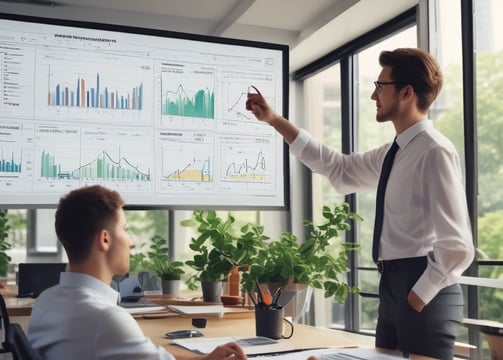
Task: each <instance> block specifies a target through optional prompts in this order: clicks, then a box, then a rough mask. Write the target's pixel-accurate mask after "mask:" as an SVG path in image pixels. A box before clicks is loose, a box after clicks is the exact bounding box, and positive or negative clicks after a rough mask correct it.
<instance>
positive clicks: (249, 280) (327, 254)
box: [242, 203, 363, 302]
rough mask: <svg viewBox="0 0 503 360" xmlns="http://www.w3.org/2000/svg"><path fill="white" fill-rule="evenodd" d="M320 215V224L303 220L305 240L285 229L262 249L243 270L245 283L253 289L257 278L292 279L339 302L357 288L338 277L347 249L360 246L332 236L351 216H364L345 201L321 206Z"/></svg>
mask: <svg viewBox="0 0 503 360" xmlns="http://www.w3.org/2000/svg"><path fill="white" fill-rule="evenodd" d="M323 218H324V219H325V222H324V223H323V224H321V225H314V224H313V223H312V222H310V221H306V222H305V226H306V227H308V229H309V236H308V238H307V240H306V241H305V242H303V243H299V242H298V239H297V237H296V236H295V235H293V234H292V233H289V232H284V233H282V234H281V236H280V239H279V240H278V241H272V242H270V243H268V244H267V245H266V246H265V247H264V248H263V249H261V250H260V251H259V252H258V253H257V255H256V256H255V257H254V259H253V261H252V262H251V267H250V271H249V272H248V273H243V276H242V283H243V285H244V287H245V288H247V289H249V290H251V289H253V287H254V284H255V281H256V280H257V281H259V282H261V283H280V284H286V283H287V282H288V281H289V280H290V279H291V280H293V281H294V282H297V283H301V284H306V285H308V286H312V287H314V288H318V289H322V290H324V292H325V297H327V298H328V297H333V298H334V300H336V301H338V302H343V301H344V300H345V299H346V297H347V295H348V293H349V292H351V293H356V292H358V289H357V288H356V287H350V286H349V285H348V284H347V283H346V282H345V281H344V280H343V279H340V275H341V274H344V273H346V272H347V261H348V254H349V252H350V251H355V250H357V249H359V246H358V245H357V244H353V243H346V242H342V241H338V242H335V241H334V240H336V239H337V238H338V237H339V234H340V232H341V231H346V230H349V229H350V220H358V221H360V220H363V219H362V217H361V216H359V215H358V214H356V213H354V212H351V211H350V209H349V205H348V204H347V203H343V204H341V205H339V206H335V207H334V208H333V209H332V208H330V207H328V206H324V207H323Z"/></svg>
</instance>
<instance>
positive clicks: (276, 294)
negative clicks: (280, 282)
mask: <svg viewBox="0 0 503 360" xmlns="http://www.w3.org/2000/svg"><path fill="white" fill-rule="evenodd" d="M280 295H281V286H280V287H278V288H277V289H276V291H275V292H274V296H273V297H272V303H273V305H278V299H279V296H280Z"/></svg>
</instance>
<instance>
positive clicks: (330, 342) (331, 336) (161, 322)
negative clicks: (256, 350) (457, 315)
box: [11, 316, 374, 357]
mask: <svg viewBox="0 0 503 360" xmlns="http://www.w3.org/2000/svg"><path fill="white" fill-rule="evenodd" d="M29 319H30V317H29V316H16V317H12V318H11V322H15V323H19V324H20V325H21V327H22V328H23V330H24V331H27V330H28V322H29ZM137 321H138V324H140V326H141V328H142V329H143V332H144V333H145V336H147V337H149V338H150V339H151V340H152V342H153V343H154V344H156V345H159V346H163V347H164V348H165V349H166V350H167V351H169V352H170V353H172V354H173V355H174V356H175V357H186V356H190V355H194V353H192V352H190V351H188V350H186V349H184V348H181V347H178V346H176V345H172V344H171V342H172V340H171V339H167V338H165V337H164V334H165V333H167V332H168V331H173V330H180V329H195V328H194V327H193V326H192V323H191V319H190V318H182V317H167V318H163V319H137ZM294 326H295V330H294V333H293V336H292V337H291V338H290V339H284V340H280V341H282V342H287V343H292V344H295V345H294V346H295V347H296V348H315V347H346V346H362V347H373V346H374V337H373V336H365V335H359V334H353V333H350V332H346V331H340V330H327V329H318V328H315V327H312V326H308V325H301V324H295V325H294ZM198 330H200V331H201V332H202V333H203V334H204V336H207V337H217V336H240V337H241V336H243V337H252V336H255V319H253V318H248V319H218V318H208V322H207V325H206V328H203V329H198Z"/></svg>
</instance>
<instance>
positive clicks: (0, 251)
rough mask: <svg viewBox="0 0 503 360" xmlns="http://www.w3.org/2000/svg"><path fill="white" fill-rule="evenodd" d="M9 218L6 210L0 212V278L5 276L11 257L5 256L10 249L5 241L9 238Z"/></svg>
mask: <svg viewBox="0 0 503 360" xmlns="http://www.w3.org/2000/svg"><path fill="white" fill-rule="evenodd" d="M9 229H10V226H9V218H8V215H7V210H5V209H1V210H0V276H6V275H7V269H8V267H9V262H10V261H11V257H10V256H9V255H8V254H7V250H9V249H10V247H11V245H10V243H9V242H8V241H7V239H8V237H9Z"/></svg>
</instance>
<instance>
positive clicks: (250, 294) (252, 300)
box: [247, 290, 257, 306]
mask: <svg viewBox="0 0 503 360" xmlns="http://www.w3.org/2000/svg"><path fill="white" fill-rule="evenodd" d="M247 292H248V297H249V298H250V301H251V302H252V303H253V306H257V302H256V301H255V296H253V295H252V293H251V292H250V291H249V290H248V291H247Z"/></svg>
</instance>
